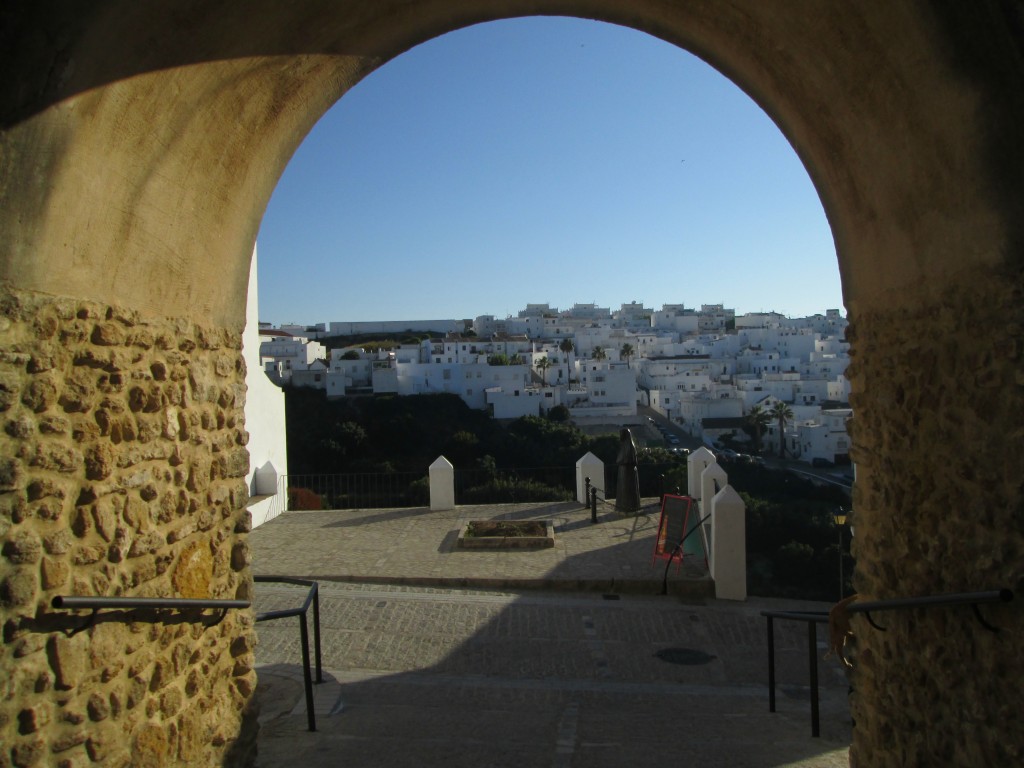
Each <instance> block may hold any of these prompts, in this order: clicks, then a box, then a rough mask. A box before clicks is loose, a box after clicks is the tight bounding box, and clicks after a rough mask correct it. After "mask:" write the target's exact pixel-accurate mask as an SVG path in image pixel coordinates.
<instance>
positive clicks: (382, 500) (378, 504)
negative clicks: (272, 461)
mask: <svg viewBox="0 0 1024 768" xmlns="http://www.w3.org/2000/svg"><path fill="white" fill-rule="evenodd" d="M429 503H430V481H429V479H428V477H427V474H426V473H425V472H362V473H350V474H343V475H288V509H289V510H303V509H387V508H391V507H422V506H426V505H427V504H429Z"/></svg>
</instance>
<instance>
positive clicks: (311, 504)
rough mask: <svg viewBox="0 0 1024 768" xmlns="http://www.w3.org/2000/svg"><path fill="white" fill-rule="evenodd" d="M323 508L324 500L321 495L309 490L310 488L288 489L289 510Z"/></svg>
mask: <svg viewBox="0 0 1024 768" xmlns="http://www.w3.org/2000/svg"><path fill="white" fill-rule="evenodd" d="M323 508H324V505H323V500H322V499H321V498H320V496H319V495H317V494H315V493H313V491H311V490H309V488H289V489H288V509H289V510H318V509H323Z"/></svg>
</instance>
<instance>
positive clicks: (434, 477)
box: [430, 456, 455, 512]
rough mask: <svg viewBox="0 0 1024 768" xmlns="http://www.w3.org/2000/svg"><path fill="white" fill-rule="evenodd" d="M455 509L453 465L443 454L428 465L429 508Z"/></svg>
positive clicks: (439, 510) (438, 510) (435, 509)
mask: <svg viewBox="0 0 1024 768" xmlns="http://www.w3.org/2000/svg"><path fill="white" fill-rule="evenodd" d="M446 509H455V467H453V466H452V463H451V462H450V461H448V459H446V458H445V457H444V456H438V457H437V460H436V461H435V462H434V463H433V464H431V465H430V510H431V511H432V512H442V511H444V510H446Z"/></svg>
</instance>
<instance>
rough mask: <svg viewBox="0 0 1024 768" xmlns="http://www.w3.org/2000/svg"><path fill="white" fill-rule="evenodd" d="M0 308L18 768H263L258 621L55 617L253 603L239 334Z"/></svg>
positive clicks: (4, 513)
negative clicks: (212, 602) (117, 599)
mask: <svg viewBox="0 0 1024 768" xmlns="http://www.w3.org/2000/svg"><path fill="white" fill-rule="evenodd" d="M0 305H2V312H0V426H2V432H0V538H2V540H3V547H2V556H0V608H2V612H3V613H2V616H3V641H4V642H3V650H2V656H0V766H6V765H14V766H19V767H20V766H33V765H39V766H44V765H45V766H67V767H69V768H70V767H72V766H85V765H89V764H93V763H95V764H102V765H113V766H120V765H132V766H149V765H179V764H184V763H186V762H189V763H194V764H196V765H223V764H228V765H230V764H243V763H245V762H247V761H248V760H249V759H250V758H251V753H252V750H253V745H254V739H255V722H254V721H255V713H254V712H252V711H251V707H250V703H251V699H252V693H253V689H254V687H255V672H254V670H253V664H254V657H253V645H254V637H255V635H254V632H253V625H252V622H253V617H252V613H251V611H249V610H232V611H229V612H228V613H227V615H226V617H225V619H224V620H223V621H222V622H221V623H220V624H218V625H216V626H210V627H204V626H203V625H202V624H199V623H194V622H188V621H179V620H177V619H176V618H174V617H175V616H176V614H173V613H172V614H165V616H166V617H167V621H154V620H152V619H153V618H155V616H154V615H153V614H149V615H148V617H147V616H146V615H145V614H135V615H134V616H124V615H120V616H119V615H118V614H117V612H114V613H110V612H103V613H101V614H100V619H99V621H98V622H97V624H96V625H95V627H93V628H91V629H88V630H85V631H82V632H79V633H78V634H74V635H73V636H68V634H67V632H66V631H64V630H69V629H70V628H71V627H73V626H75V625H76V624H78V623H80V620H81V618H84V617H85V616H86V615H87V614H81V613H80V614H71V613H68V612H66V611H56V610H54V609H51V608H50V603H51V600H52V598H53V597H54V596H56V595H104V596H115V595H124V596H138V597H175V596H180V597H212V598H241V599H248V596H249V594H250V591H251V576H250V575H249V571H248V561H249V553H248V549H247V543H246V533H247V531H248V529H249V523H248V517H247V513H246V512H245V510H244V504H245V501H246V489H245V484H244V476H245V473H246V469H247V466H248V454H247V451H246V449H245V443H246V441H247V435H246V432H245V430H244V424H243V410H242V407H243V398H244V363H243V361H242V357H241V354H240V348H241V338H240V336H238V335H237V334H232V333H229V332H226V331H223V330H220V329H216V330H211V329H206V328H200V327H196V326H195V325H192V324H190V323H189V322H186V321H181V320H153V319H143V318H141V317H139V316H138V315H136V314H135V313H132V312H130V311H126V310H122V309H119V308H117V307H108V306H100V305H97V304H91V303H87V302H82V301H77V300H74V299H54V298H52V297H44V296H41V295H36V294H27V293H13V292H11V291H9V290H3V291H0ZM73 616H77V618H72V617H73ZM139 619H142V620H139Z"/></svg>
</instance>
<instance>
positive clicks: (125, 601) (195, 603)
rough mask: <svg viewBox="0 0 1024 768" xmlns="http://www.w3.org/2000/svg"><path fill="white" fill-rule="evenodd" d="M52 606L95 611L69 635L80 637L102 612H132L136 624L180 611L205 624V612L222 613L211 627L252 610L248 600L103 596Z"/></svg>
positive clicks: (57, 600)
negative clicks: (149, 615) (145, 616)
mask: <svg viewBox="0 0 1024 768" xmlns="http://www.w3.org/2000/svg"><path fill="white" fill-rule="evenodd" d="M50 605H51V606H52V607H54V608H56V609H59V610H68V611H80V610H91V611H92V613H91V614H89V616H88V617H87V618H86V620H85V621H84V622H83V623H82V624H80V625H79V626H77V627H74V628H73V629H71V630H70V631H69V632H68V635H69V636H70V635H76V634H78V633H79V632H81V631H83V630H86V629H88V628H89V627H91V626H93V625H94V624H95V623H96V619H97V618H98V617H99V612H100V611H102V610H117V611H122V612H129V611H130V612H132V616H131V619H132V621H136V620H138V619H139V618H141V617H139V616H138V615H136V612H137V611H140V610H141V611H157V612H158V613H157V616H159V612H161V611H179V612H183V613H188V612H195V613H196V614H197V615H196V617H195V618H194V619H191V620H192V621H202V617H201V616H200V615H198V614H201V613H203V612H204V611H208V610H214V611H220V612H221V614H220V616H219V617H218V618H217V619H216V621H213V622H211V623H209V624H207V626H211V627H212V626H214V625H215V624H219V623H220V621H221V620H222V619H223V618H224V616H225V615H227V612H228V610H229V609H231V608H248V607H249V601H248V600H216V599H212V598H191V597H101V596H99V595H86V596H80V595H57V596H56V597H54V598H53V600H51V601H50Z"/></svg>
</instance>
